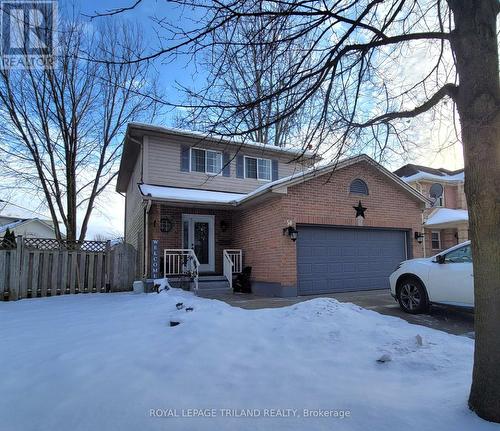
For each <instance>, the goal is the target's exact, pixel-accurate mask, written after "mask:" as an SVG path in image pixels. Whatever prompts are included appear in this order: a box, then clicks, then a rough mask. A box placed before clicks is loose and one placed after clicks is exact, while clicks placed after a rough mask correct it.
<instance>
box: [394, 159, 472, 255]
mask: <svg viewBox="0 0 500 431" xmlns="http://www.w3.org/2000/svg"><path fill="white" fill-rule="evenodd" d="M394 173H395V174H396V175H398V176H399V177H401V179H402V180H403V181H405V182H406V183H408V184H409V185H410V186H412V187H413V188H415V189H416V190H418V191H419V192H420V193H422V194H423V195H424V196H428V197H429V198H430V199H431V204H430V205H429V207H428V208H427V209H426V210H425V211H424V214H423V220H422V221H423V226H422V227H423V234H424V238H423V247H424V250H425V256H432V255H434V254H437V253H439V252H440V251H442V250H445V249H447V248H449V247H452V246H454V245H456V244H459V243H461V242H463V241H467V240H468V239H469V217H468V212H467V202H466V199H465V192H464V170H463V169H459V170H456V171H450V170H447V169H443V168H440V169H433V168H429V167H427V166H420V165H412V164H408V165H405V166H402V167H401V168H399V169H398V170H397V171H395V172H394ZM432 187H434V188H435V189H437V190H442V193H441V195H440V196H439V197H438V198H432V197H431V188H432Z"/></svg>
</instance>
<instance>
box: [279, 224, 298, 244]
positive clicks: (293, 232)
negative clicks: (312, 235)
mask: <svg viewBox="0 0 500 431" xmlns="http://www.w3.org/2000/svg"><path fill="white" fill-rule="evenodd" d="M298 233H299V232H298V231H297V229H295V228H294V227H293V226H288V227H285V228H283V235H288V236H289V237H290V239H291V240H292V241H293V242H295V241H297V235H298Z"/></svg>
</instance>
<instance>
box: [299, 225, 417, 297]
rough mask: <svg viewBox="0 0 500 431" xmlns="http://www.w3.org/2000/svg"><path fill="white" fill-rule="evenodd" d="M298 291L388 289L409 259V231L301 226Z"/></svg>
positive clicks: (315, 292) (304, 293)
mask: <svg viewBox="0 0 500 431" xmlns="http://www.w3.org/2000/svg"><path fill="white" fill-rule="evenodd" d="M297 229H298V239H297V293H298V294H299V295H315V294H322V293H335V292H347V291H354V290H372V289H384V288H389V274H390V273H391V272H392V271H394V269H395V267H396V265H397V264H398V263H399V262H401V261H403V260H405V259H407V256H408V246H407V243H408V242H407V231H406V230H393V229H377V228H359V227H352V228H350V227H347V228H346V227H330V226H307V225H302V226H298V227H297Z"/></svg>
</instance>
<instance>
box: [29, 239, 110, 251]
mask: <svg viewBox="0 0 500 431" xmlns="http://www.w3.org/2000/svg"><path fill="white" fill-rule="evenodd" d="M108 245H109V244H108V242H106V241H67V240H57V239H48V238H25V239H24V247H25V248H26V249H30V250H47V251H79V252H87V253H105V252H106V251H107V247H108Z"/></svg>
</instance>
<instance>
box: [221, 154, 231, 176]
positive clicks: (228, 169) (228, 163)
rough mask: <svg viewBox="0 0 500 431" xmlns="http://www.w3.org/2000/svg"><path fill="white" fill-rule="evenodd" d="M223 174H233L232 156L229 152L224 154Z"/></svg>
mask: <svg viewBox="0 0 500 431" xmlns="http://www.w3.org/2000/svg"><path fill="white" fill-rule="evenodd" d="M222 176H224V177H230V176H231V158H230V157H229V153H224V154H222Z"/></svg>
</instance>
